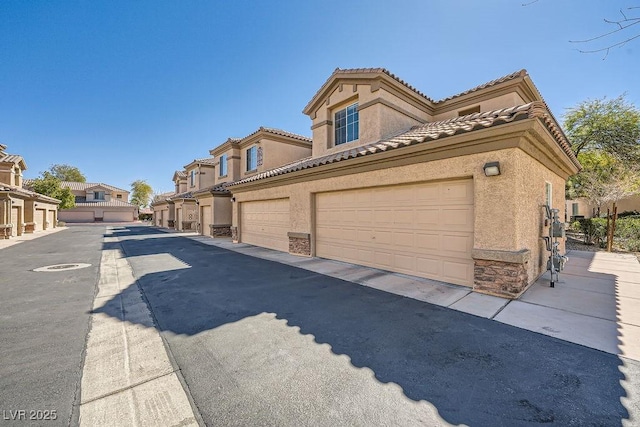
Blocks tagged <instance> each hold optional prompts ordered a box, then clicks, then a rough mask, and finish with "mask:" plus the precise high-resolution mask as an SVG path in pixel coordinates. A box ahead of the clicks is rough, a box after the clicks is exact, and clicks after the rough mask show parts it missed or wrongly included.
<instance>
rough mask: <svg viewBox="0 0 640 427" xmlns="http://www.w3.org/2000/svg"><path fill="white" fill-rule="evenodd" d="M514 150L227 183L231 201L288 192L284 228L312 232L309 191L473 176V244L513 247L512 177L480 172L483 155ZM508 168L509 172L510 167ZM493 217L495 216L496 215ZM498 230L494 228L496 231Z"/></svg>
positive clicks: (503, 157)
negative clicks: (240, 185)
mask: <svg viewBox="0 0 640 427" xmlns="http://www.w3.org/2000/svg"><path fill="white" fill-rule="evenodd" d="M517 150H518V149H515V148H514V149H506V150H500V151H496V152H492V153H481V154H473V155H469V156H461V157H456V158H452V159H443V160H435V161H431V162H426V163H418V164H413V165H407V166H398V167H389V168H385V169H378V170H374V171H368V172H362V173H357V174H350V175H343V176H336V177H327V178H320V177H319V178H318V179H317V180H313V181H306V182H300V183H296V184H288V185H282V186H278V187H272V188H262V189H259V190H253V191H242V190H241V189H236V188H233V187H232V191H233V193H234V196H235V198H236V201H237V203H241V202H244V201H250V200H267V199H276V198H284V197H289V198H290V206H291V230H290V231H292V232H301V233H313V232H314V230H313V224H312V210H313V208H312V205H313V202H312V201H313V197H312V194H313V193H318V192H324V191H335V190H345V189H353V188H362V187H373V186H383V185H398V184H404V183H410V182H425V181H435V180H446V179H460V178H471V177H473V178H474V195H475V209H476V212H477V213H481V214H477V215H476V220H475V230H476V231H475V236H474V242H475V247H479V248H485V247H486V248H491V249H502V250H517V249H519V248H518V247H517V238H516V232H515V230H516V227H515V217H514V215H511V214H510V213H511V212H514V211H515V206H516V203H517V201H516V198H515V183H514V180H513V177H511V179H509V178H507V179H500V177H498V179H496V178H495V177H491V178H488V177H485V176H484V172H483V169H482V167H483V165H484V164H485V163H486V162H489V161H500V163H501V164H503V163H504V165H505V167H506V168H507V169H509V168H510V165H511V164H512V160H511V158H512V155H513V153H514V152H515V151H517ZM389 164H390V165H391V164H392V163H391V162H390V163H389ZM511 170H512V171H514V172H513V173H515V169H511ZM496 201H499V203H496ZM237 203H234V210H233V225H234V226H238V223H239V218H238V212H237ZM507 213H509V214H507ZM497 218H499V219H500V221H496V219H497ZM498 230H499V231H500V233H498V232H497V231H498Z"/></svg>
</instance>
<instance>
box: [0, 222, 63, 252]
mask: <svg viewBox="0 0 640 427" xmlns="http://www.w3.org/2000/svg"><path fill="white" fill-rule="evenodd" d="M66 229H67V227H66V226H60V227H56V228H50V229H48V230H42V231H37V232H35V233H25V234H23V235H22V236H14V237H12V238H10V239H2V240H0V249H4V248H8V247H9V246H13V245H17V244H20V243H23V242H28V241H29V240H33V239H38V238H40V237H44V236H49V235H50V234H53V233H57V232H58V231H62V230H66Z"/></svg>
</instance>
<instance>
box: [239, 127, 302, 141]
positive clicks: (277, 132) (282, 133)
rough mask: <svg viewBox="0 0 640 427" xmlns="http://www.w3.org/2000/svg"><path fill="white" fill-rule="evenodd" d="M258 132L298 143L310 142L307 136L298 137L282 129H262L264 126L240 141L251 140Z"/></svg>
mask: <svg viewBox="0 0 640 427" xmlns="http://www.w3.org/2000/svg"><path fill="white" fill-rule="evenodd" d="M259 132H266V133H271V134H273V135H280V136H287V137H289V138H293V139H298V140H300V141H304V142H308V143H311V142H312V141H311V138H309V137H307V136H304V135H299V134H297V133H292V132H287V131H286V130H282V129H276V128H268V127H264V126H260V128H258V130H256V131H255V132H253V133H251V134H249V135H247V136H245V137H244V138H242V139H241V140H240V141H242V140H245V139H248V138H251V137H252V136H253V135H255V134H257V133H259Z"/></svg>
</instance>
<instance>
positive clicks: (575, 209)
mask: <svg viewBox="0 0 640 427" xmlns="http://www.w3.org/2000/svg"><path fill="white" fill-rule="evenodd" d="M579 212H580V210H579V209H578V204H577V203H573V204H572V205H571V215H573V216H576V215H579Z"/></svg>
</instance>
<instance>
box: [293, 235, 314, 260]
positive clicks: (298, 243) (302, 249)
mask: <svg viewBox="0 0 640 427" xmlns="http://www.w3.org/2000/svg"><path fill="white" fill-rule="evenodd" d="M287 235H288V236H289V253H290V254H294V255H304V256H311V234H309V233H293V232H289V233H287Z"/></svg>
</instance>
